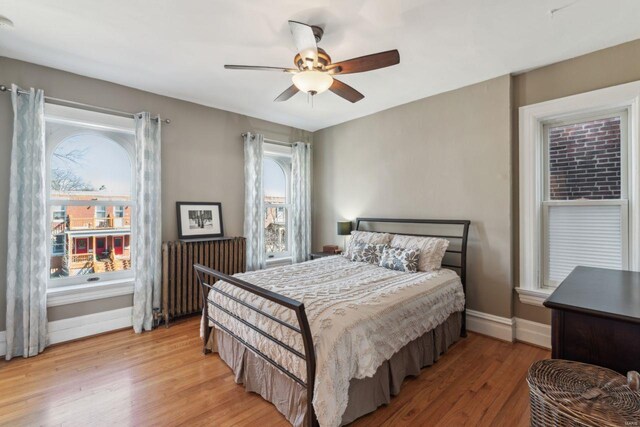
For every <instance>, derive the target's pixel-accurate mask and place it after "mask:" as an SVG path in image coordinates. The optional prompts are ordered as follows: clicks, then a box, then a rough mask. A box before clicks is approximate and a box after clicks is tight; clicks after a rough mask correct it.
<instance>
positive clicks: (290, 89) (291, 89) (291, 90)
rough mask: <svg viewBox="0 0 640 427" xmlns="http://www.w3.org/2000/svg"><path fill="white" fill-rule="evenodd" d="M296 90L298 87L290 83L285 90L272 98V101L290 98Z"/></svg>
mask: <svg viewBox="0 0 640 427" xmlns="http://www.w3.org/2000/svg"><path fill="white" fill-rule="evenodd" d="M298 92H299V90H298V88H297V87H296V86H295V85H291V86H289V87H288V88H287V90H285V91H284V92H282V93H281V94H280V95H278V97H277V98H276V99H274V101H275V102H282V101H286V100H287V99H289V98H291V97H292V96H293V95H295V94H296V93H298Z"/></svg>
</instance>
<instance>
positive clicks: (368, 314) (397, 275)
mask: <svg viewBox="0 0 640 427" xmlns="http://www.w3.org/2000/svg"><path fill="white" fill-rule="evenodd" d="M235 277H237V278H239V279H242V280H245V281H247V282H249V283H253V284H255V285H258V286H260V287H262V288H265V289H268V290H271V291H273V292H277V293H279V294H281V295H284V296H287V297H290V298H293V299H295V300H298V301H301V302H303V303H304V306H305V310H306V313H307V317H308V319H309V324H310V327H311V331H312V333H313V341H314V345H315V352H316V382H315V390H314V398H313V406H314V409H315V411H316V415H317V417H318V421H319V422H320V425H321V426H338V425H340V421H341V419H342V414H343V413H344V411H345V409H346V407H347V400H348V390H349V381H350V380H351V379H352V378H366V377H370V376H373V374H374V373H375V372H376V370H377V368H378V367H379V366H380V365H381V364H382V363H383V362H384V361H385V360H387V359H389V358H390V357H391V356H392V355H393V354H394V353H395V352H397V351H398V350H400V349H401V348H402V347H403V346H405V345H406V344H408V343H409V342H410V341H412V340H414V339H416V338H418V337H419V336H421V335H423V334H425V333H426V332H428V331H430V330H431V329H433V328H435V327H436V326H437V325H439V324H440V323H442V322H444V321H445V320H446V319H447V318H448V317H449V315H451V314H452V313H454V312H457V311H461V310H463V308H464V293H463V291H462V284H461V282H460V278H459V277H458V275H457V274H456V273H454V272H453V271H451V270H445V269H442V270H439V271H435V272H430V273H403V272H398V271H393V270H388V269H386V268H383V267H378V266H375V265H372V264H366V263H361V262H353V261H349V260H347V259H345V258H344V257H342V256H334V257H326V258H321V259H319V260H316V261H309V262H305V263H301V264H294V265H288V266H284V267H278V268H271V269H266V270H261V271H256V272H249V273H242V274H237V275H235ZM216 287H220V289H222V290H224V291H225V292H227V293H230V294H232V295H234V296H236V297H240V298H241V299H242V300H244V301H247V302H250V303H251V304H252V305H254V306H256V307H259V308H261V309H262V310H264V311H265V312H267V313H269V314H272V315H274V316H276V317H277V318H279V319H282V320H285V321H287V322H288V323H290V324H291V325H294V326H298V323H297V320H296V318H295V314H294V313H293V311H291V310H288V309H286V308H284V307H282V306H278V305H276V304H274V303H271V302H269V301H266V300H264V299H262V298H260V297H257V296H255V295H253V294H250V293H248V292H245V291H242V290H240V289H239V288H236V287H234V286H231V285H229V284H228V283H224V282H218V283H216ZM209 298H210V299H212V300H214V301H215V302H217V303H218V304H220V305H221V306H223V307H226V308H227V309H228V310H229V311H231V312H233V313H236V314H238V315H239V316H241V317H242V318H243V319H245V320H248V321H249V322H250V323H251V324H253V325H256V326H258V327H259V328H261V329H263V330H265V331H267V332H269V333H270V334H272V335H273V336H275V337H277V338H278V339H279V340H281V341H283V342H284V343H286V344H288V345H290V346H291V347H293V348H295V349H297V350H298V351H300V352H301V353H303V354H304V346H303V344H302V339H301V336H300V334H298V333H296V332H294V331H291V330H290V329H288V328H286V327H284V326H282V325H279V324H278V323H276V322H274V321H272V320H270V319H268V318H266V317H265V316H262V315H260V314H258V313H256V312H254V311H253V310H250V309H248V308H246V307H244V306H242V305H241V304H238V303H236V302H234V301H232V300H230V299H229V298H226V297H224V296H222V295H220V294H218V293H215V292H210V294H209ZM209 307H210V309H209V313H210V315H211V316H212V317H213V318H214V319H216V320H217V321H219V322H220V323H222V324H223V325H225V326H226V327H227V328H229V329H230V330H231V331H232V332H233V333H235V334H237V335H238V336H240V337H242V338H243V339H245V340H246V341H247V342H248V343H250V344H251V345H253V346H255V347H256V348H257V349H259V350H260V351H262V352H264V353H265V354H266V355H268V356H269V357H271V358H272V359H273V360H275V361H277V362H278V363H280V364H281V365H282V366H284V367H285V368H287V369H288V370H289V371H290V372H292V373H294V374H295V375H296V376H298V377H299V378H301V379H303V380H306V366H305V362H304V360H301V359H300V358H299V357H297V356H295V355H293V354H292V353H290V352H288V351H286V350H284V349H283V348H281V347H280V346H278V345H276V344H274V343H273V342H271V341H270V340H268V339H267V338H264V337H263V336H261V335H260V334H258V333H257V332H255V331H253V330H252V329H250V328H249V327H247V326H246V325H243V324H242V323H240V322H239V321H237V320H236V319H234V318H232V317H230V316H229V315H227V314H225V313H224V312H222V311H221V310H218V309H215V308H214V307H213V306H211V305H209Z"/></svg>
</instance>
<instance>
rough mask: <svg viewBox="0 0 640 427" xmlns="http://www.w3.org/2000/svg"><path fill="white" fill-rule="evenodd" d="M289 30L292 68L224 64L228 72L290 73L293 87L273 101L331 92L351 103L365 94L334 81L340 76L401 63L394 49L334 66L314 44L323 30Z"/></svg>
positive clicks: (295, 27) (299, 27)
mask: <svg viewBox="0 0 640 427" xmlns="http://www.w3.org/2000/svg"><path fill="white" fill-rule="evenodd" d="M289 29H290V30H291V36H292V37H293V43H294V44H295V45H296V48H297V49H298V54H297V55H296V56H295V58H294V59H293V63H294V64H295V68H281V67H261V66H252V65H225V66H224V68H226V69H229V70H258V71H278V72H284V73H290V74H293V77H292V80H293V85H291V86H290V87H289V88H288V89H286V90H285V91H284V92H282V93H281V94H280V95H279V96H278V97H277V98H276V99H275V100H274V101H278V102H279V101H286V100H288V99H289V98H291V97H292V96H293V95H295V94H296V93H298V92H305V93H308V94H310V95H311V96H314V95H317V94H319V93H322V92H324V91H326V90H330V91H331V92H333V93H335V94H336V95H338V96H340V97H342V98H344V99H346V100H347V101H350V102H358V101H360V100H361V99H362V98H364V95H363V94H361V93H360V92H358V91H357V90H355V89H354V88H352V87H351V86H349V85H347V84H344V83H342V82H341V81H340V80H337V79H335V78H334V76H336V75H340V74H351V73H361V72H364V71H371V70H377V69H378V68H384V67H389V66H391V65H396V64H399V63H400V53H399V52H398V51H397V50H389V51H386V52H380V53H374V54H372V55H366V56H361V57H359V58H354V59H349V60H347V61H342V62H337V63H335V64H333V63H332V62H331V57H330V56H329V55H328V54H327V52H325V51H324V50H323V49H321V48H319V47H318V45H317V43H319V42H320V40H322V35H323V34H324V31H323V30H322V28H320V27H317V26H315V25H307V24H303V23H302V22H296V21H289Z"/></svg>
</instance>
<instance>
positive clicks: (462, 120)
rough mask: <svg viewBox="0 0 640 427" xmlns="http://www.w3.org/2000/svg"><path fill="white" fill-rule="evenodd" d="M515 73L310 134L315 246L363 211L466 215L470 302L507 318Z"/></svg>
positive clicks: (408, 215)
mask: <svg viewBox="0 0 640 427" xmlns="http://www.w3.org/2000/svg"><path fill="white" fill-rule="evenodd" d="M510 83H511V80H510V77H509V76H503V77H499V78H496V79H493V80H489V81H487V82H483V83H479V84H476V85H473V86H469V87H465V88H462V89H458V90H454V91H452V92H448V93H444V94H440V95H436V96H433V97H430V98H426V99H422V100H419V101H415V102H412V103H409V104H405V105H402V106H399V107H395V108H392V109H389V110H386V111H382V112H379V113H376V114H373V115H370V116H367V117H363V118H361V119H357V120H353V121H350V122H347V123H343V124H340V125H337V126H333V127H330V128H327V129H323V130H321V131H318V132H316V133H314V152H313V154H314V162H313V168H314V217H313V220H314V233H313V242H314V247H315V248H316V249H319V248H321V247H322V245H323V244H328V243H337V244H339V245H340V246H342V239H341V238H340V237H339V236H336V221H338V220H341V219H345V218H346V219H354V218H355V217H357V216H379V217H396V218H459V219H470V220H471V223H472V226H471V229H470V241H469V261H468V268H469V272H468V292H467V294H468V307H469V308H471V309H474V310H479V311H483V312H486V313H491V314H495V315H498V316H505V317H511V292H512V291H511V289H512V279H511V265H512V262H511V221H510V217H511V212H510V210H511V181H510V174H511V171H510V157H511V151H510V150H511V129H510V113H511V107H510Z"/></svg>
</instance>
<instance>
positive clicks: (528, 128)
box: [516, 81, 640, 306]
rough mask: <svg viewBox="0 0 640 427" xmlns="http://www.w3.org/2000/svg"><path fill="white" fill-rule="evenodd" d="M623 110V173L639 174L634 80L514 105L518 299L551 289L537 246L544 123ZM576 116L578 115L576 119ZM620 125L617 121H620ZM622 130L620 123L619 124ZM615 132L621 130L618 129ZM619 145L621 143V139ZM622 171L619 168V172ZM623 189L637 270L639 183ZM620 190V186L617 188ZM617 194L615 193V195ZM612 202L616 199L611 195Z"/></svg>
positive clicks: (639, 90) (638, 97)
mask: <svg viewBox="0 0 640 427" xmlns="http://www.w3.org/2000/svg"><path fill="white" fill-rule="evenodd" d="M615 111H627V121H626V132H627V137H626V141H627V147H626V157H627V160H626V161H623V162H622V165H623V167H626V168H627V169H626V175H627V177H633V176H640V174H639V172H640V143H639V140H638V130H639V124H640V81H637V82H632V83H627V84H623V85H618V86H613V87H609V88H605V89H599V90H595V91H591V92H585V93H581V94H577V95H572V96H568V97H565V98H559V99H554V100H551V101H546V102H541V103H538V104H532V105H528V106H523V107H520V109H519V247H520V253H519V257H520V259H519V265H520V271H519V273H520V274H519V283H518V284H517V285H518V286H516V291H517V292H518V294H519V298H520V301H521V302H523V303H527V304H533V305H539V306H541V305H542V302H543V301H544V300H545V299H546V298H547V297H548V296H549V295H550V293H551V292H552V290H551V289H550V288H548V287H545V286H544V283H543V280H542V278H544V274H545V272H544V266H543V259H542V255H541V254H542V251H541V249H542V247H544V246H543V245H545V244H546V242H545V236H544V230H545V226H544V222H543V221H544V209H543V203H542V202H543V201H546V191H547V188H546V187H547V186H548V184H547V176H545V175H546V173H548V172H546V171H545V168H546V167H547V166H546V165H547V162H545V159H544V156H545V155H546V154H545V151H546V150H545V149H546V144H547V139H546V135H545V129H544V125H545V124H549V123H557V122H558V121H570V120H572V119H576V118H578V119H580V118H581V119H584V118H585V117H598V116H601V115H603V114H604V115H607V114H611V113H612V112H615ZM579 121H580V120H579ZM621 127H622V123H621ZM621 130H622V129H621ZM621 138H623V135H622V133H621ZM621 143H622V145H624V143H623V142H622V140H621ZM622 175H624V173H622ZM621 184H622V183H621ZM624 187H625V188H626V193H627V194H626V195H627V203H626V204H627V209H623V211H624V212H626V214H627V215H628V220H627V226H628V228H627V233H626V236H628V237H627V242H626V244H625V245H626V248H627V254H628V255H627V257H625V258H626V260H627V268H628V269H631V270H638V269H639V267H640V259H639V255H640V254H639V252H640V250H639V249H638V248H639V246H640V210H639V209H638V207H639V206H638V202H639V201H640V183H639V182H634V180H633V179H627V181H626V183H625V184H624ZM621 190H622V189H621ZM622 196H623V194H621V197H622ZM613 202H617V201H616V200H613Z"/></svg>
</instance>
